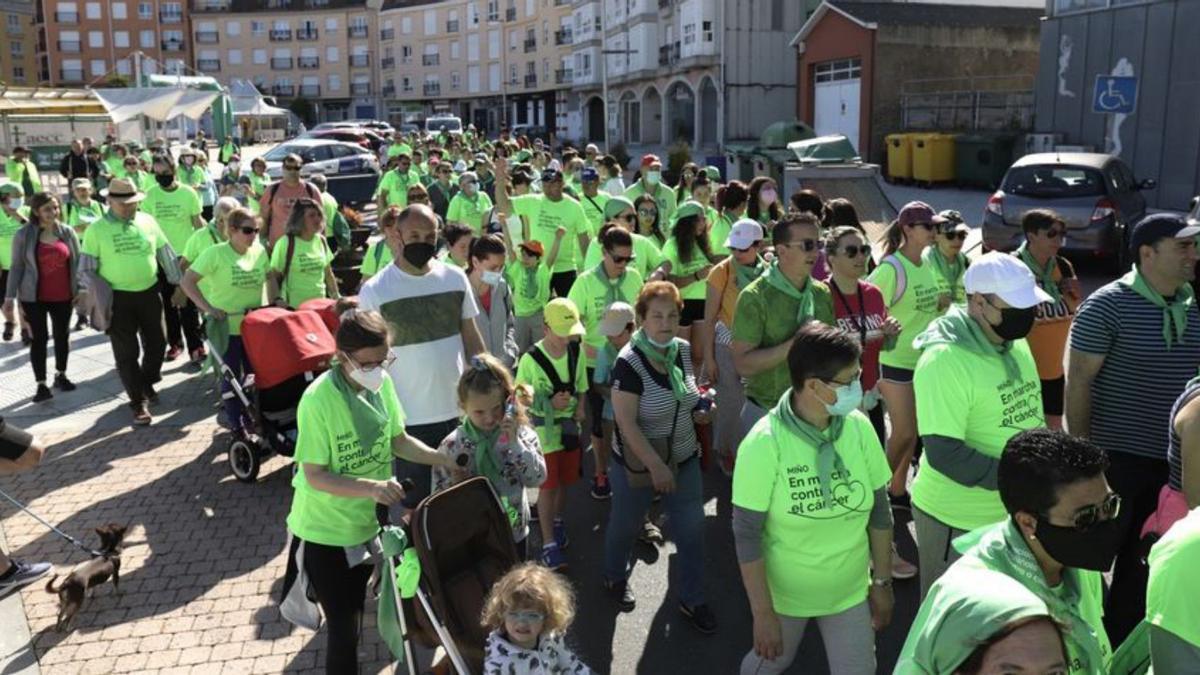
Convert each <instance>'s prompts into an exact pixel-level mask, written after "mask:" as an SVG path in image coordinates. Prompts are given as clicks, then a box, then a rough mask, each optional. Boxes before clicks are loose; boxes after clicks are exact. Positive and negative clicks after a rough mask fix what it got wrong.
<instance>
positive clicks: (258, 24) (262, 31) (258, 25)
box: [250, 21, 267, 37]
mask: <svg viewBox="0 0 1200 675" xmlns="http://www.w3.org/2000/svg"><path fill="white" fill-rule="evenodd" d="M250 34H251V35H253V36H254V37H262V36H264V35H266V34H267V22H266V21H251V22H250Z"/></svg>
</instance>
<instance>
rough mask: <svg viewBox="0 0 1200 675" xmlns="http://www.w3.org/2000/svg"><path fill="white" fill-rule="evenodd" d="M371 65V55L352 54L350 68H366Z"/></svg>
mask: <svg viewBox="0 0 1200 675" xmlns="http://www.w3.org/2000/svg"><path fill="white" fill-rule="evenodd" d="M369 65H371V55H370V54H351V55H350V67H351V68H366V67H367V66H369Z"/></svg>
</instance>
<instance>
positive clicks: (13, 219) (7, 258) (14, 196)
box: [0, 183, 30, 344]
mask: <svg viewBox="0 0 1200 675" xmlns="http://www.w3.org/2000/svg"><path fill="white" fill-rule="evenodd" d="M28 221H29V207H28V206H25V191H24V190H23V189H22V188H21V186H20V185H19V184H18V183H2V184H0V280H4V281H5V282H6V283H7V280H8V271H9V270H10V269H12V255H13V239H14V238H15V237H16V236H17V231H18V230H20V229H21V228H22V227H24V226H25V223H26V222H28ZM18 323H19V324H20V325H21V341H22V342H24V343H26V344H28V340H29V336H30V333H29V327H28V325H27V324H26V322H25V317H24V315H23V314H22V313H21V312H20V311H18V310H17V309H15V305H14V307H11V308H5V309H4V341H5V342H8V341H9V340H11V339H13V333H14V331H15V330H16V327H17V324H18Z"/></svg>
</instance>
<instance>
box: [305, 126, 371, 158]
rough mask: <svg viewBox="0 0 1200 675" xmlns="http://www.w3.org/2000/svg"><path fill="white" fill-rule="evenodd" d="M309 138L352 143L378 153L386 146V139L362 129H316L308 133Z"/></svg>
mask: <svg viewBox="0 0 1200 675" xmlns="http://www.w3.org/2000/svg"><path fill="white" fill-rule="evenodd" d="M307 136H308V137H309V138H325V139H329V140H333V141H342V142H343V143H354V144H356V145H361V146H363V147H364V148H367V149H368V150H370V151H371V152H374V153H376V154H378V153H379V149H380V148H382V147H383V146H384V145H386V144H387V139H385V138H384V137H383V136H380V135H379V134H377V133H375V132H374V131H372V130H370V129H366V128H363V127H339V128H337V129H317V130H314V131H310V132H308V134H307Z"/></svg>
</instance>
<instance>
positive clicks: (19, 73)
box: [13, 66, 25, 82]
mask: <svg viewBox="0 0 1200 675" xmlns="http://www.w3.org/2000/svg"><path fill="white" fill-rule="evenodd" d="M13 81H15V82H24V81H25V69H24V68H22V67H21V66H13Z"/></svg>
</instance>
